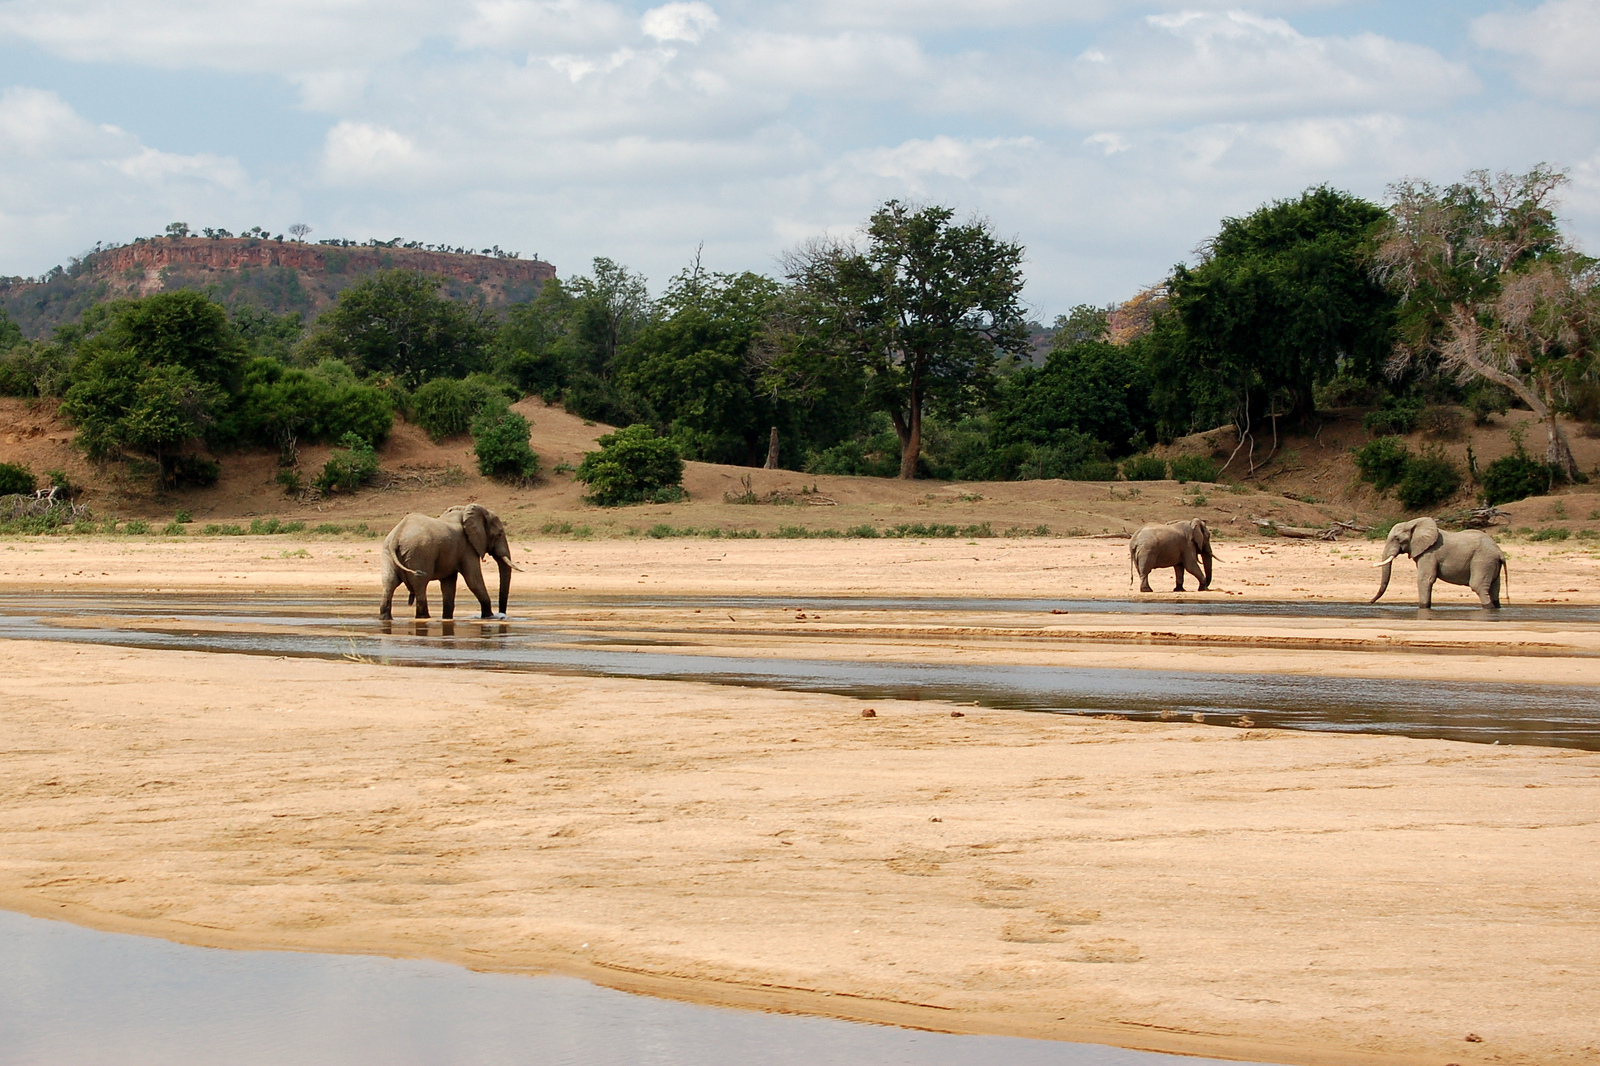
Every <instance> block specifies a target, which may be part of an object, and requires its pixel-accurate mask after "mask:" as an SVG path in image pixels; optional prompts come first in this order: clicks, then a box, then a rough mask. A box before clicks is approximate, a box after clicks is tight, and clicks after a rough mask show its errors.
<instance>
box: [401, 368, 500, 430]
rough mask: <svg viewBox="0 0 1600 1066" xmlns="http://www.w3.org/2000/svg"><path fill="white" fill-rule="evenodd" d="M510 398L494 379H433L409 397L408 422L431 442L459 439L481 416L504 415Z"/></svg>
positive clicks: (479, 376)
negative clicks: (421, 431) (423, 433)
mask: <svg viewBox="0 0 1600 1066" xmlns="http://www.w3.org/2000/svg"><path fill="white" fill-rule="evenodd" d="M514 398H515V397H514V396H508V395H507V390H506V388H505V386H503V385H501V384H499V383H498V382H496V381H495V380H494V379H492V378H490V377H488V376H486V375H483V374H473V375H471V376H470V377H466V378H460V379H456V378H434V379H433V380H432V381H429V382H427V383H426V384H424V385H421V386H419V387H418V389H417V391H416V392H414V393H412V394H411V412H412V420H413V421H415V422H416V424H417V425H419V426H421V427H422V428H423V429H424V430H426V431H427V433H428V436H429V437H431V438H433V440H435V441H441V440H444V439H445V438H446V437H459V436H461V435H462V434H463V433H466V432H468V431H470V430H471V428H472V423H473V420H474V419H476V418H478V417H479V416H481V415H484V414H493V415H498V414H502V413H504V412H505V410H506V407H507V405H508V404H509V403H510V401H511V400H512V399H514Z"/></svg>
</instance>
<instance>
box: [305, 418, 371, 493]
mask: <svg viewBox="0 0 1600 1066" xmlns="http://www.w3.org/2000/svg"><path fill="white" fill-rule="evenodd" d="M339 446H340V447H341V448H343V449H344V451H336V452H334V453H333V454H332V455H330V456H329V457H328V461H327V462H326V463H324V464H323V466H322V473H320V474H318V475H317V481H316V485H317V488H318V489H319V490H321V492H322V493H323V494H324V495H332V494H334V493H337V492H355V491H356V490H357V489H359V488H361V487H362V486H364V485H370V484H372V482H373V481H374V480H376V479H377V477H378V454H377V452H375V451H373V448H372V445H370V444H368V443H367V442H366V441H364V440H362V439H361V438H360V437H358V436H356V435H355V434H354V433H346V434H345V435H344V436H343V437H342V438H341V439H340V441H339Z"/></svg>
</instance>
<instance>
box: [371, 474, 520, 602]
mask: <svg viewBox="0 0 1600 1066" xmlns="http://www.w3.org/2000/svg"><path fill="white" fill-rule="evenodd" d="M485 555H490V556H493V557H494V560H495V562H497V563H499V564H500V612H499V613H500V617H505V613H506V596H507V595H509V594H510V592H511V571H512V570H520V569H521V567H518V566H515V565H513V564H512V562H511V546H510V545H509V544H508V543H507V542H506V527H505V524H504V523H503V522H501V521H500V516H499V515H497V514H495V513H494V512H493V511H491V510H489V509H488V508H487V507H485V506H483V505H482V504H481V503H470V504H465V505H462V506H459V507H452V508H450V509H449V510H448V511H446V512H444V514H442V515H440V516H439V517H438V518H432V517H430V516H428V515H425V514H408V515H406V516H405V517H404V518H402V519H400V521H399V523H398V524H397V525H396V526H395V527H394V528H393V529H391V530H390V531H389V535H388V536H387V537H385V538H384V540H383V604H382V605H381V606H380V607H379V608H378V617H379V618H381V619H384V620H388V619H390V618H392V617H393V613H392V612H393V603H394V590H395V589H396V588H398V587H399V586H400V585H402V584H404V585H405V586H406V588H407V589H408V590H410V593H411V595H410V597H409V598H408V599H407V602H408V603H413V602H414V603H415V604H416V605H417V617H418V618H427V617H428V582H430V581H437V582H438V583H439V598H440V599H441V600H443V601H444V617H445V618H452V617H454V616H455V610H456V577H457V575H460V576H461V577H463V578H465V579H466V582H467V588H469V589H471V590H472V594H473V595H474V596H476V597H478V603H479V605H480V606H482V608H483V617H484V618H493V617H495V613H494V612H493V611H492V610H490V604H489V590H488V589H487V588H485V587H484V583H483V570H482V568H481V567H480V566H479V565H478V562H479V560H480V559H482V558H483V557H484V556H485Z"/></svg>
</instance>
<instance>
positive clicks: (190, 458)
mask: <svg viewBox="0 0 1600 1066" xmlns="http://www.w3.org/2000/svg"><path fill="white" fill-rule="evenodd" d="M161 476H162V480H163V481H165V482H166V484H167V485H169V486H171V487H172V488H177V487H179V486H181V485H193V486H195V487H196V488H202V489H203V488H205V487H206V486H208V485H215V484H216V483H217V479H218V478H219V477H221V476H222V464H221V463H219V462H217V461H216V460H215V459H207V458H206V457H205V456H203V455H164V456H162V457H161Z"/></svg>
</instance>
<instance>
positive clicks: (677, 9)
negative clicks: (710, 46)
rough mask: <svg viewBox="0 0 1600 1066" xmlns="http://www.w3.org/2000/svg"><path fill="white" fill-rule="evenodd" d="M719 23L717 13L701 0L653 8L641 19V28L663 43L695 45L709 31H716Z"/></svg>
mask: <svg viewBox="0 0 1600 1066" xmlns="http://www.w3.org/2000/svg"><path fill="white" fill-rule="evenodd" d="M717 21H718V20H717V13H716V12H715V11H713V10H711V5H710V4H702V3H700V2H699V0H695V2H694V3H673V4H662V5H661V6H660V7H653V8H651V9H650V10H649V11H646V12H645V13H644V16H643V17H642V18H640V19H639V28H640V29H642V30H644V32H645V34H646V35H647V36H650V37H654V38H655V39H656V40H658V41H661V42H663V43H665V42H667V41H687V42H689V43H690V44H694V43H695V42H697V41H699V40H700V38H702V37H704V36H705V35H706V33H707V32H708V31H709V30H712V29H715V28H716V25H717Z"/></svg>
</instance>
